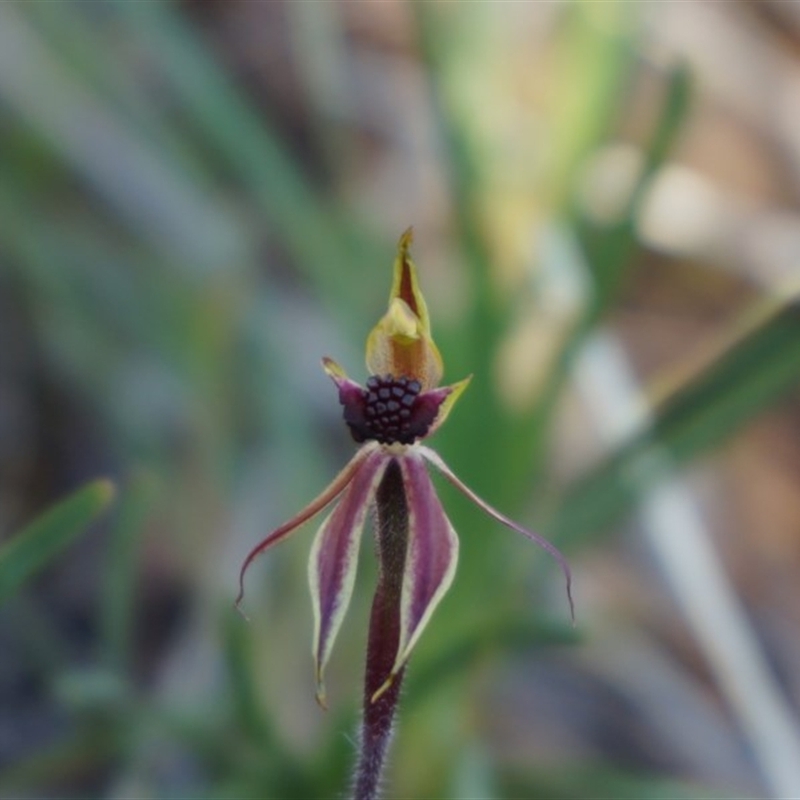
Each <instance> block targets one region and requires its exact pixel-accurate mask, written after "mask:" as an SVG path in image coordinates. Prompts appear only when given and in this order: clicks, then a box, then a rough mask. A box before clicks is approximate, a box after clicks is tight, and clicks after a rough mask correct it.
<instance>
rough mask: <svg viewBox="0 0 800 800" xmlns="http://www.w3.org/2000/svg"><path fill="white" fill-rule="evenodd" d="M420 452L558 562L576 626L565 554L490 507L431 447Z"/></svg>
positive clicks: (477, 501)
mask: <svg viewBox="0 0 800 800" xmlns="http://www.w3.org/2000/svg"><path fill="white" fill-rule="evenodd" d="M418 452H419V453H420V454H421V455H422V456H423V457H424V458H426V459H427V460H428V461H429V462H430V463H431V464H433V466H435V467H436V469H438V470H439V472H441V473H442V475H444V477H445V478H447V480H448V481H450V483H452V484H453V486H455V487H456V489H458V490H459V491H460V492H462V493H463V494H464V495H466V496H467V497H468V498H469V499H470V500H472V502H473V503H475V505H476V506H478V507H479V508H480V509H481V510H482V511H484V512H485V513H486V514H488V515H489V516H490V517H492V518H493V519H495V520H497V521H498V522H500V523H501V524H503V525H505V526H506V527H507V528H511V530H514V531H516V532H517V533H521V534H522V535H523V536H524V537H525V538H526V539H528V540H529V541H531V542H533V543H534V544H536V545H538V546H539V547H541V548H542V549H543V550H545V551H546V552H547V553H549V554H550V555H551V556H552V557H553V558H554V559H555V560H556V562H557V563H558V566H559V567H560V568H561V572H562V573H563V575H564V582H565V583H566V590H567V600H568V601H569V611H570V616H571V617H572V624H573V625H574V624H575V603H574V601H573V599H572V571H571V570H570V568H569V563H568V562H567V559H566V557H565V556H564V554H563V553H562V552H561V551H560V550H559V549H558V548H557V547H556V546H555V545H554V544H553V543H552V542H549V541H548V540H547V539H545V538H544V536H540V535H539V534H538V533H535V532H534V531H531V530H528V528H525V527H523V526H522V525H520V524H519V523H518V522H514V520H513V519H509V518H508V517H507V516H506V515H505V514H503V513H501V512H500V511H498V510H497V509H496V508H494V507H493V506H491V505H489V503H487V502H486V501H485V500H484V499H483V498H481V497H479V496H478V495H477V494H475V492H473V491H472V489H470V488H469V486H467V485H466V484H465V483H464V482H463V481H462V480H461V479H460V478H459V477H458V476H457V475H456V474H455V473H454V472H453V470H451V469H450V467H448V466H447V464H446V463H445V461H444V459H443V458H442V457H441V456H440V455H439V454H438V453H437V452H436V451H435V450H431V449H430V448H429V447H423V446H420V447H419V448H418Z"/></svg>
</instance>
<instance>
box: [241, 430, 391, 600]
mask: <svg viewBox="0 0 800 800" xmlns="http://www.w3.org/2000/svg"><path fill="white" fill-rule="evenodd" d="M376 447H377V445H376V444H368V445H365V446H364V447H362V448H361V449H360V450H359V451H358V452H357V453H356V454H355V455H354V456H353V458H352V459H350V461H349V463H348V464H347V466H346V467H345V468H344V469H343V470H342V471H341V472H340V473H339V474H338V475H337V476H336V477H335V478H334V479H333V481H332V482H331V483H330V484H329V485H328V487H327V488H326V489H325V490H324V491H323V492H322V494H320V495H319V496H318V497H316V498H315V499H314V500H312V501H311V502H310V503H309V504H308V505H307V506H306V507H305V508H304V509H303V510H302V511H301V512H300V513H299V514H296V515H295V516H294V517H292V518H291V519H290V520H289V521H288V522H285V523H284V524H283V525H281V526H280V527H279V528H276V529H275V530H274V531H272V533H270V534H269V536H267V537H266V538H265V539H262V540H261V541H260V542H259V543H258V544H257V545H256V546H255V547H254V548H253V549H252V550H251V551H250V552H249V553H248V554H247V558H245V560H244V563H243V564H242V567H241V569H240V570H239V594H238V596H237V597H236V607H237V608H238V607H239V604H240V603H241V602H242V598H244V576H245V573H246V572H247V570H248V568H249V567H250V564H252V563H253V561H254V560H255V559H256V558H257V557H258V556H259V555H261V553H263V552H264V551H265V550H266V549H267V548H269V547H272V545H274V544H277V543H278V542H280V541H281V540H283V539H285V538H286V537H287V536H288V535H289V534H290V533H293V532H294V531H295V530H297V529H298V528H299V527H300V526H301V525H302V524H303V523H304V522H308V520H310V519H311V518H312V517H314V516H316V515H317V514H319V512H320V511H322V510H323V509H324V508H325V507H326V506H328V505H330V504H331V503H332V502H333V501H334V500H335V499H336V498H337V497H338V496H339V495H340V494H341V493H342V492H343V491H344V490H345V489H346V488H347V486H348V484H349V483H350V481H352V480H353V478H354V477H355V475H356V474H357V473H358V471H359V469H360V468H361V466H362V464H363V463H364V461H365V460H366V459H367V458H368V457H369V456H370V454H374V452H375V450H376Z"/></svg>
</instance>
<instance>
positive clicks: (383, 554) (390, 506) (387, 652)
mask: <svg viewBox="0 0 800 800" xmlns="http://www.w3.org/2000/svg"><path fill="white" fill-rule="evenodd" d="M375 505H376V511H377V515H376V525H375V537H376V544H377V550H378V563H379V565H380V574H379V576H378V588H377V590H376V592H375V599H374V600H373V602H372V614H371V616H370V626H369V639H368V642H367V663H366V670H365V680H364V719H363V722H362V726H361V737H360V745H359V758H358V765H357V767H356V774H355V781H354V789H353V800H376V798H377V797H378V796H379V791H380V783H381V776H382V774H383V768H384V765H385V761H386V754H387V752H388V749H389V743H390V741H391V738H392V729H393V720H394V714H395V709H396V707H397V700H398V697H399V695H400V685H401V683H402V680H403V670H401V671H400V672H399V673H398V674H397V675H396V677H395V679H394V681H393V682H392V684H391V685H390V686H389V688H388V689H386V690H385V691H384V692H383V693H382V694H381V695H380V696H379V697H378V698H377V699H376V700H373V696H374V695H375V693H376V692H377V691H378V690H379V689H380V688H381V687H382V686H384V684H385V683H386V679H387V678H388V677H389V675H390V674H391V670H392V667H393V666H394V661H395V657H396V655H397V647H398V643H399V639H400V597H401V592H402V586H403V570H404V565H405V558H406V548H407V545H408V506H407V504H406V496H405V490H404V488H403V478H402V474H401V472H400V467H399V466H398V464H397V462H396V461H392V462H391V463H390V464H389V466H388V467H387V468H386V473H385V474H384V477H383V479H382V480H381V483H380V486H379V487H378V491H377V494H376V497H375Z"/></svg>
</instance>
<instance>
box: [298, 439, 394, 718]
mask: <svg viewBox="0 0 800 800" xmlns="http://www.w3.org/2000/svg"><path fill="white" fill-rule="evenodd" d="M389 461H390V457H389V456H387V455H386V454H385V453H384V452H383V451H382V450H380V449H377V448H375V449H372V450H371V451H370V453H369V454H368V456H367V458H366V459H365V460H364V461H363V463H362V464H361V465H360V467H359V469H358V472H357V473H356V474H355V475H354V476H353V479H352V481H351V482H350V484H349V486H348V487H347V489H346V490H345V492H344V494H343V495H342V498H341V500H340V501H339V504H338V505H337V506H336V508H335V509H334V510H333V511H332V512H331V514H330V516H328V518H327V519H326V520H325V522H323V524H322V526H321V527H320V529H319V531H318V532H317V535H316V537H315V539H314V544H313V546H312V548H311V556H310V558H309V562H308V581H309V586H310V588H311V602H312V608H313V611H314V639H313V653H314V664H315V676H316V682H317V701H318V702H319V704H320V705H321V706H322V707H323V708H324V707H325V687H324V684H323V680H322V677H323V671H324V669H325V665H326V663H327V662H328V659H329V657H330V654H331V650H332V648H333V643H334V640H335V639H336V634H337V633H338V632H339V628H340V627H341V624H342V620H343V619H344V615H345V613H346V612H347V608H348V606H349V604H350V598H351V596H352V594H353V584H354V582H355V577H356V568H357V565H358V551H359V543H360V541H361V532H362V530H363V528H364V522H365V520H366V516H367V512H368V511H369V509H370V506H371V504H372V501H373V498H374V495H375V491H376V489H377V487H378V484H379V483H380V481H381V478H382V477H383V473H384V471H385V470H386V465H387V463H388V462H389Z"/></svg>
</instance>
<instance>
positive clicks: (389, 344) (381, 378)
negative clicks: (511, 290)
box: [236, 229, 574, 797]
mask: <svg viewBox="0 0 800 800" xmlns="http://www.w3.org/2000/svg"><path fill="white" fill-rule="evenodd" d="M411 238H412V233H411V229H409V230H408V231H406V232H405V233H404V234H403V235H402V237H401V238H400V242H399V245H398V253H397V258H396V260H395V263H394V280H393V283H392V290H391V294H390V296H389V307H388V310H387V311H386V314H385V315H384V316H383V318H382V319H381V320H380V321H379V322H378V324H377V325H376V326H375V328H374V329H373V330H372V332H371V333H370V334H369V337H368V339H367V357H366V361H367V370H368V372H369V375H370V376H371V377H369V378H368V380H367V382H366V386H361V385H359V384H358V383H356V382H355V381H352V380H351V379H350V378H348V377H347V375H346V374H345V372H344V370H343V369H342V368H341V367H340V366H339V365H338V364H337V363H336V362H335V361H333V360H332V359H330V358H324V359H323V361H322V363H323V367H324V369H325V372H326V373H327V374H328V375H329V376H330V377H331V378H332V380H333V382H334V383H335V384H336V387H337V388H338V391H339V402H340V403H341V404H342V406H343V407H344V420H345V422H346V423H347V425H348V426H349V428H350V432H351V433H352V435H353V438H354V439H355V440H356V442H359V443H361V447H360V449H359V450H358V451H357V452H356V454H355V455H354V456H353V458H352V459H351V461H350V462H349V463H348V464H347V466H346V467H345V468H344V469H343V470H342V471H341V472H340V473H339V475H337V476H336V478H335V479H334V480H333V482H332V483H331V484H330V485H329V486H328V487H327V489H325V490H324V491H323V492H322V493H321V494H320V495H319V496H318V497H317V498H316V499H315V500H313V501H312V502H311V503H310V504H309V505H308V506H306V507H305V508H304V509H303V510H302V511H301V512H300V513H299V514H297V515H296V516H295V517H293V518H292V519H290V520H289V521H288V522H286V523H284V524H283V525H281V526H280V527H279V528H277V529H276V530H274V531H273V532H272V533H270V534H269V535H268V536H267V537H266V538H265V539H263V540H262V541H261V542H260V543H259V544H257V545H256V546H255V547H254V548H253V549H252V551H251V552H250V553H249V555H248V556H247V558H246V559H245V561H244V563H243V565H242V568H241V572H240V576H239V596H238V598H237V600H236V605H237V607H238V605H239V603H240V602H241V600H242V597H243V595H244V575H245V572H246V571H247V569H248V567H249V566H250V564H251V563H252V562H253V560H254V559H255V558H256V557H257V556H258V555H260V554H261V553H263V552H264V551H265V550H266V549H267V548H269V547H271V546H272V545H274V544H277V543H278V542H280V541H281V540H283V539H285V538H286V537H287V536H289V534H291V533H293V532H294V531H295V530H297V529H298V528H299V527H300V526H301V525H302V524H303V523H304V522H306V521H308V520H309V519H311V518H312V517H314V516H316V515H317V514H319V513H320V512H321V511H323V510H324V509H326V508H327V507H328V506H330V505H332V504H333V503H335V502H337V501H338V503H337V504H336V506H335V508H334V509H333V511H332V512H331V513H330V515H329V516H328V518H327V519H326V520H325V521H324V522H323V524H322V527H321V528H320V529H319V532H318V533H317V536H316V538H315V540H314V544H313V547H312V549H311V558H310V560H309V566H308V575H309V583H310V586H311V597H312V602H313V608H314V640H313V653H314V660H315V668H316V669H315V674H316V682H317V699H318V701H319V703H320V705H322V706H323V707H324V706H325V688H324V683H323V671H324V668H325V665H326V663H327V661H328V659H329V656H330V653H331V649H332V647H333V643H334V640H335V638H336V634H337V633H338V631H339V628H340V626H341V623H342V619H343V618H344V615H345V613H346V611H347V607H348V605H349V603H350V598H351V595H352V592H353V585H354V581H355V574H356V565H357V562H358V551H359V544H360V541H361V532H362V529H363V527H364V524H365V522H366V519H367V516H368V515H369V514H370V513H371V512H372V513H373V514H374V528H375V536H376V542H377V552H378V559H379V578H378V587H377V590H376V595H375V599H374V601H373V609H372V617H371V621H370V635H369V641H368V645H367V651H368V652H367V675H366V686H365V722H364V730H363V731H362V762H364V760H365V758H366V759H369V758H373V757H375V756H376V754H375V753H372V755H370V754H369V753H366V752H365V750H366V749H368V747H369V746H370V743H369V742H368V741H364V738H365V737H366V738H369V737H370V735H372V734H374V735H375V736H376V737H377V738H376V740H375V741H374V742H373V743H372V744H373V745H374V746H375V747H377V748H378V749H379V750H381V753H380V754H379V755H380V758H378V763H379V764H380V762H381V761H382V757H383V752H384V750H385V747H386V744H387V742H388V727H387V726H390V724H391V716H392V713H393V711H394V705H395V703H396V698H397V692H398V688H399V680H400V678H401V677H402V672H403V669H404V667H405V664H406V662H407V661H408V657H409V655H410V654H411V651H412V650H413V648H414V646H415V644H416V643H417V640H418V639H419V637H420V635H421V633H422V631H423V630H424V629H425V626H426V625H427V624H428V621H429V620H430V618H431V615H432V614H433V612H434V610H435V609H436V606H437V605H438V604H439V602H440V600H441V599H442V597H443V596H444V594H445V593H446V592H447V590H448V588H449V586H450V584H451V583H452V580H453V576H454V574H455V570H456V562H457V560H458V537H457V536H456V532H455V530H454V529H453V526H452V525H451V524H450V520H449V519H448V518H447V516H446V514H445V512H444V510H443V508H442V506H441V503H440V502H439V499H438V497H437V496H436V492H435V490H434V487H433V484H432V483H431V479H430V476H429V474H428V466H429V465H433V466H434V467H435V468H436V469H437V470H439V472H441V473H442V474H443V475H444V477H445V478H446V479H447V480H448V481H450V483H452V484H453V485H454V486H455V487H456V488H457V489H459V490H460V491H462V492H463V493H464V494H465V495H466V496H467V497H468V498H469V499H470V500H472V501H473V502H474V503H476V504H477V505H478V506H479V507H480V508H481V509H483V511H485V512H486V513H487V514H488V515H489V516H491V517H493V518H494V519H495V520H497V521H498V522H501V523H502V524H503V525H506V526H508V527H509V528H512V529H514V530H515V531H517V532H519V533H521V534H522V535H523V536H525V537H527V538H528V539H530V540H531V541H533V542H535V543H536V544H538V545H539V546H540V547H543V548H544V549H545V550H546V551H547V552H548V553H550V554H551V555H552V556H553V557H554V558H555V559H556V560H557V561H558V563H559V566H560V567H561V569H562V571H563V573H564V577H565V579H566V587H567V596H568V598H569V603H570V610H571V611H572V596H571V591H570V572H569V567H568V565H567V562H566V560H565V558H564V556H563V555H562V554H561V553H560V552H559V551H558V550H557V549H556V548H555V547H554V546H553V545H552V544H551V543H550V542H548V541H547V540H546V539H543V538H542V537H541V536H539V535H538V534H536V533H533V532H532V531H529V530H527V529H525V528H523V527H522V526H520V525H518V524H517V523H516V522H514V521H513V520H510V519H508V517H506V516H504V515H503V514H501V513H500V512H499V511H497V510H496V509H494V508H492V507H491V506H490V505H489V504H488V503H486V502H485V501H484V500H482V499H481V498H480V497H478V496H477V495H476V494H475V493H474V492H473V491H472V490H471V489H469V488H468V487H467V486H465V485H464V484H463V483H462V482H461V480H459V478H458V477H456V475H455V474H454V473H453V471H452V470H451V469H450V468H449V467H448V466H447V464H445V462H444V461H443V460H442V458H441V457H440V456H439V455H438V454H437V453H436V452H435V451H433V450H431V449H430V448H429V447H426V446H424V445H423V444H421V442H422V441H423V440H424V439H426V438H427V437H429V436H431V435H432V434H433V433H434V432H435V431H436V430H437V428H438V427H439V426H440V425H441V424H442V423H443V422H444V421H445V419H446V418H447V416H448V414H449V413H450V411H451V409H452V408H453V405H454V404H455V402H456V400H457V399H458V397H459V396H460V395H461V393H462V392H463V391H464V389H466V387H467V385H468V383H469V381H470V378H471V376H470V377H467V378H465V379H464V380H461V381H459V382H458V383H454V384H451V385H449V386H439V381H440V380H441V377H442V372H443V368H442V358H441V356H440V355H439V351H438V349H437V347H436V345H435V344H434V342H433V339H432V337H431V326H430V319H429V317H428V309H427V307H426V305H425V300H424V298H423V296H422V293H421V292H420V289H419V285H418V282H417V273H416V268H415V266H414V263H413V262H412V261H411V258H410V255H409V246H410V244H411ZM573 616H574V614H573ZM371 718H373V720H377V721H378V722H376V723H375V724H374V725H373V729H372V730H371V729H370V719H371ZM387 719H388V721H387ZM380 720H383V723H380ZM381 724H383V727H385V728H387V730H386V731H385V736H384V740H383V741H379V740H380V735H379V734H380V731H379V730H378V729H380V728H381ZM381 748H383V749H381ZM362 767H363V763H362ZM379 768H380V767H379V766H378V767H377V769H379ZM367 771H368V770H367ZM363 772H364V769H363V768H362V769H361V770H360V771H359V773H358V775H359V776H362V773H363ZM368 777H369V776H367V778H366V779H368ZM360 779H361V777H359V780H360ZM376 780H377V778H376ZM356 796H357V797H361V796H364V797H367V796H372V795H370V794H369V792H366V793H361V794H359V793H358V791H357V792H356Z"/></svg>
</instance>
